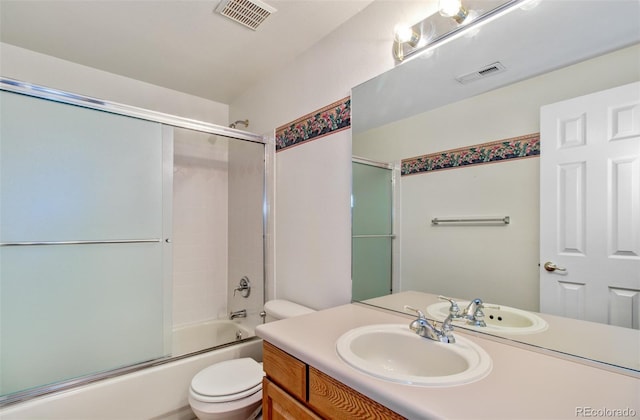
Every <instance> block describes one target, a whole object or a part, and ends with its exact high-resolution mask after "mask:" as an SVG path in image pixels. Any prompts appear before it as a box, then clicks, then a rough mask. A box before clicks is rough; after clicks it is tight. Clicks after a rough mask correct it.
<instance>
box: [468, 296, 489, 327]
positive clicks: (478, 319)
mask: <svg viewBox="0 0 640 420" xmlns="http://www.w3.org/2000/svg"><path fill="white" fill-rule="evenodd" d="M483 308H484V304H483V303H482V299H478V298H476V299H474V300H472V301H471V302H469V305H468V306H467V308H466V309H465V310H464V317H465V318H466V320H467V323H471V324H472V325H475V326H477V327H486V326H487V324H486V323H485V322H484V312H483V311H482V309H483Z"/></svg>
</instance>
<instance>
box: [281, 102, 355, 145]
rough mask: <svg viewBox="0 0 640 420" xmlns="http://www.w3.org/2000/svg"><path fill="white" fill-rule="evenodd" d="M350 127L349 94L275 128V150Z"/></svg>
mask: <svg viewBox="0 0 640 420" xmlns="http://www.w3.org/2000/svg"><path fill="white" fill-rule="evenodd" d="M349 127H351V96H347V97H346V98H343V99H340V100H339V101H336V102H334V103H332V104H331V105H327V106H325V107H324V108H321V109H319V110H317V111H314V112H312V113H310V114H307V115H305V116H304V117H300V118H298V119H297V120H295V121H292V122H290V123H288V124H285V125H283V126H281V127H278V128H277V129H276V152H279V151H281V150H284V149H286V148H288V147H291V146H297V145H299V144H301V143H304V142H307V141H310V140H316V139H319V138H320V137H324V136H326V135H328V134H333V133H336V132H338V131H341V130H345V129H347V128H349Z"/></svg>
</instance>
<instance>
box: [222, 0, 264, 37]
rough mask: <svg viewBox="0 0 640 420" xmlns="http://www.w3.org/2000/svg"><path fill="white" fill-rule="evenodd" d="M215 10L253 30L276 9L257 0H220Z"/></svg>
mask: <svg viewBox="0 0 640 420" xmlns="http://www.w3.org/2000/svg"><path fill="white" fill-rule="evenodd" d="M216 12H218V13H220V14H221V15H222V16H226V17H228V18H229V19H231V20H233V21H234V22H238V23H240V24H241V25H244V26H246V27H247V28H251V29H253V30H254V31H255V30H256V29H257V28H258V26H260V24H261V23H262V22H264V20H265V19H266V18H268V17H269V16H270V15H271V14H272V13H275V12H276V9H275V8H274V7H271V6H269V5H268V4H265V3H263V2H261V1H259V0H251V1H249V0H222V1H221V2H220V4H219V5H218V7H216Z"/></svg>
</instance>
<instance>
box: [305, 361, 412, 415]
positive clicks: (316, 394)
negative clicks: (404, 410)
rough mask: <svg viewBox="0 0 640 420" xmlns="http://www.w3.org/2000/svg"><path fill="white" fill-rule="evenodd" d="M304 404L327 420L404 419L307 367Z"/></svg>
mask: <svg viewBox="0 0 640 420" xmlns="http://www.w3.org/2000/svg"><path fill="white" fill-rule="evenodd" d="M308 404H309V406H310V407H311V408H313V409H314V410H316V411H317V412H318V413H322V415H323V416H325V417H326V418H328V419H354V420H355V419H379V420H401V419H404V417H402V416H401V415H399V414H398V413H396V412H394V411H391V410H389V409H388V408H387V407H385V406H384V405H382V404H380V403H378V402H376V401H373V400H372V399H371V398H368V397H366V396H364V395H362V394H360V393H359V392H357V391H355V390H354V389H352V388H350V387H348V386H347V385H345V384H343V383H341V382H338V381H337V380H335V379H333V378H332V377H330V376H329V375H326V374H324V373H322V372H320V371H319V370H317V369H315V368H313V367H311V366H310V367H309V400H308Z"/></svg>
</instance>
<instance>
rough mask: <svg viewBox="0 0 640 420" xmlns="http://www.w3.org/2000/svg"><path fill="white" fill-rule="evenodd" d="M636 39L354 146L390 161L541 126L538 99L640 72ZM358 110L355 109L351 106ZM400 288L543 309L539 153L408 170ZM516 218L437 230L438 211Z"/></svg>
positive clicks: (577, 92)
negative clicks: (442, 168) (431, 169)
mask: <svg viewBox="0 0 640 420" xmlns="http://www.w3.org/2000/svg"><path fill="white" fill-rule="evenodd" d="M639 55H640V46H634V47H629V48H626V49H623V50H620V51H617V52H614V53H611V54H608V55H606V56H603V57H599V58H594V59H591V60H588V61H585V62H583V63H579V64H575V65H573V66H570V67H567V68H564V69H560V70H556V71H554V72H551V73H547V74H545V75H542V76H538V77H535V78H532V79H529V80H526V81H523V82H520V83H516V84H513V85H510V86H507V87H504V88H501V89H497V90H495V91H492V92H488V93H485V94H482V95H479V96H476V97H473V98H470V99H467V100H464V101H460V102H457V103H454V104H451V105H448V106H444V107H442V108H439V109H436V110H433V111H430V112H426V113H423V114H420V115H417V116H414V117H411V118H407V119H405V120H402V121H399V122H396V123H392V124H388V125H387V126H384V127H380V128H377V129H373V130H370V131H368V132H365V133H362V134H359V135H357V136H356V137H355V138H354V139H353V153H354V155H358V156H365V157H368V158H371V159H375V160H380V161H393V160H399V159H403V158H410V157H414V156H419V155H423V154H428V153H433V152H438V151H442V150H447V149H454V148H458V147H464V146H469V145H474V144H478V143H483V142H488V141H493V140H500V139H505V138H510V137H516V136H520V135H525V134H530V133H536V132H539V109H540V106H542V105H545V104H549V103H554V102H558V101H561V100H564V99H568V98H572V97H576V96H581V95H585V94H588V93H591V92H596V91H599V90H603V89H607V88H609V87H614V86H619V85H622V84H626V83H630V82H632V81H635V80H638V79H639V78H640V63H639V62H638V56H639ZM354 112H355V111H354ZM401 183H402V200H401V207H402V232H401V247H402V251H401V253H402V257H401V261H402V275H401V279H402V280H401V281H402V289H403V290H418V291H427V292H432V293H436V294H445V295H450V296H455V297H459V298H474V297H481V298H483V299H485V300H486V301H492V302H499V303H502V304H506V305H511V306H516V307H520V308H523V309H530V310H537V309H538V299H539V293H538V265H537V264H538V254H539V240H538V230H539V221H538V220H539V208H538V207H539V200H538V194H539V159H538V158H529V159H524V160H515V161H508V162H502V163H493V164H488V165H479V166H473V167H468V168H460V169H453V170H445V171H439V172H433V173H423V174H418V175H411V176H405V177H403V178H402V180H401ZM493 215H497V216H510V217H511V221H512V222H511V224H510V225H509V226H502V227H495V226H494V227H488V226H484V227H437V228H434V227H432V226H431V224H430V220H431V218H433V217H446V216H493Z"/></svg>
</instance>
